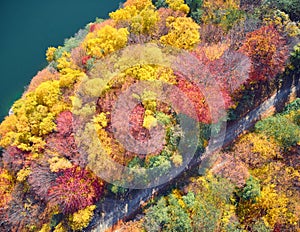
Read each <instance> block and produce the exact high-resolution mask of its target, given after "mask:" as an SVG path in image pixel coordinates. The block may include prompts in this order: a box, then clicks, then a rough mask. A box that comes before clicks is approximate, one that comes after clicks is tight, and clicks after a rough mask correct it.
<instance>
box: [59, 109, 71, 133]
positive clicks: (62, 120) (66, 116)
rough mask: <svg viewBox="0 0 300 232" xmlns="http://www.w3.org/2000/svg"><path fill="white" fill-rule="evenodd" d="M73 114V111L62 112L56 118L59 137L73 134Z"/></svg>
mask: <svg viewBox="0 0 300 232" xmlns="http://www.w3.org/2000/svg"><path fill="white" fill-rule="evenodd" d="M72 123H73V114H72V112H71V111H64V112H61V113H60V114H59V115H58V116H57V118H56V125H57V127H56V128H57V131H58V133H59V135H62V136H66V135H70V134H71V133H73V124H72Z"/></svg>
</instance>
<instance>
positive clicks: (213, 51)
mask: <svg viewBox="0 0 300 232" xmlns="http://www.w3.org/2000/svg"><path fill="white" fill-rule="evenodd" d="M228 48H229V44H228V43H216V44H211V45H208V46H205V47H204V48H203V50H204V53H205V55H206V57H207V58H208V59H209V60H211V61H214V60H218V59H220V58H221V56H222V55H223V54H224V52H225V51H226V50H228Z"/></svg>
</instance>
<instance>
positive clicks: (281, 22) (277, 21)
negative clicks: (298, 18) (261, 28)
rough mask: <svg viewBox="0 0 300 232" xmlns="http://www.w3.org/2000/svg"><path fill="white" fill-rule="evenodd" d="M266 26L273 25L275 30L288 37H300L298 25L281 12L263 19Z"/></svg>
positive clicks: (299, 24)
mask: <svg viewBox="0 0 300 232" xmlns="http://www.w3.org/2000/svg"><path fill="white" fill-rule="evenodd" d="M263 21H264V23H265V24H266V25H272V24H273V25H275V27H276V29H277V30H278V31H279V32H281V33H283V34H286V35H288V36H290V37H296V36H299V35H300V23H299V22H293V21H291V19H290V17H289V15H288V14H286V13H285V12H283V11H280V10H276V11H275V12H273V14H272V15H270V16H269V17H265V18H264V19H263Z"/></svg>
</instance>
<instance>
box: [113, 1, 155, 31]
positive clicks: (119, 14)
mask: <svg viewBox="0 0 300 232" xmlns="http://www.w3.org/2000/svg"><path fill="white" fill-rule="evenodd" d="M109 16H110V17H111V18H112V19H113V20H114V21H115V22H116V23H118V24H120V25H129V30H130V32H133V33H135V34H145V33H150V32H151V31H152V30H153V29H154V28H155V25H156V23H157V22H158V20H159V17H158V12H157V11H156V10H155V7H154V6H153V4H152V3H151V1H150V3H149V2H148V1H147V2H144V3H143V2H141V4H127V5H126V6H125V8H122V9H119V10H117V11H115V12H112V13H110V14H109Z"/></svg>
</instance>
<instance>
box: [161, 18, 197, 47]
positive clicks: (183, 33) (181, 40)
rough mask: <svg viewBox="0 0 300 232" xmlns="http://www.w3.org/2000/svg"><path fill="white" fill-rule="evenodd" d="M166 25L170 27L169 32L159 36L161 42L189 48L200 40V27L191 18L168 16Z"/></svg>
mask: <svg viewBox="0 0 300 232" xmlns="http://www.w3.org/2000/svg"><path fill="white" fill-rule="evenodd" d="M167 26H168V27H169V28H170V31H169V33H168V34H167V35H164V36H162V37H161V38H160V41H161V42H162V43H163V44H166V45H171V46H173V47H176V48H180V49H185V50H191V49H193V48H194V47H195V45H196V44H197V43H199V42H200V34H199V28H200V27H199V25H198V24H197V23H195V22H194V21H193V20H192V19H191V18H187V17H178V18H174V17H169V18H168V19H167Z"/></svg>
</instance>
